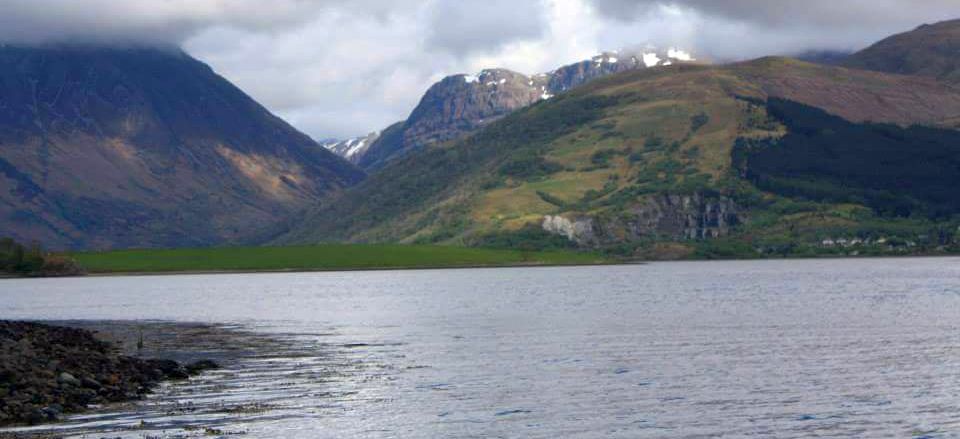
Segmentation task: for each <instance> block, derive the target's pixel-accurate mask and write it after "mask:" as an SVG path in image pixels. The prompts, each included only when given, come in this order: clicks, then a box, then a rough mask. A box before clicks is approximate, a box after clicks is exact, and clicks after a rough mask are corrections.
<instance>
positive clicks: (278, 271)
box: [0, 253, 960, 280]
mask: <svg viewBox="0 0 960 439" xmlns="http://www.w3.org/2000/svg"><path fill="white" fill-rule="evenodd" d="M932 258H960V254H953V253H951V254H918V255H858V256H837V255H823V256H809V257H782V258H730V259H722V258H713V259H706V258H702V259H696V258H692V259H654V260H650V259H647V260H635V261H607V262H596V263H569V264H566V263H559V264H510V265H454V266H403V267H353V268H289V269H237V270H230V269H224V270H170V271H112V272H90V273H84V274H81V275H73V276H46V277H44V276H35V277H30V276H0V280H4V279H31V278H33V279H49V278H84V277H123V276H129V277H148V276H184V275H216V274H286V273H334V272H344V273H352V272H365V271H366V272H380V271H417V270H424V271H427V270H431V271H432V270H472V269H495V268H558V267H603V266H628V265H649V264H653V263H676V262H746V261H757V262H760V261H816V260H856V259H865V260H869V259H932Z"/></svg>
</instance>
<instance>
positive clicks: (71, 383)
mask: <svg viewBox="0 0 960 439" xmlns="http://www.w3.org/2000/svg"><path fill="white" fill-rule="evenodd" d="M251 334H252V333H249V334H248V333H247V331H245V330H242V329H240V328H238V327H227V326H218V325H213V324H203V323H177V322H164V321H146V320H134V321H112V320H29V321H22V320H18V321H13V320H0V408H2V410H0V437H6V436H4V435H5V434H11V433H12V434H14V435H16V434H18V433H19V434H24V433H29V434H28V436H29V437H33V436H34V434H35V433H37V432H40V431H41V430H49V429H53V428H54V427H56V426H57V425H59V424H60V423H61V422H62V421H64V420H69V419H70V417H71V416H73V415H84V414H89V413H96V412H101V411H110V410H115V409H117V408H118V407H123V406H125V405H130V404H136V403H137V402H138V401H142V400H144V398H145V397H147V396H148V395H150V394H152V393H153V392H155V391H156V390H157V388H159V386H161V385H164V384H165V383H168V382H178V381H185V380H189V379H191V377H194V376H197V375H200V374H202V373H203V372H205V371H207V370H211V369H218V368H220V367H221V366H222V365H224V364H231V363H232V362H234V361H237V360H239V359H240V358H242V357H243V356H246V355H250V354H251V353H252V352H255V351H256V350H257V349H259V348H260V347H262V346H266V345H267V344H268V343H270V341H269V340H268V338H267V337H256V336H252V335H251ZM37 364H46V365H47V366H46V367H37V366H36V365H37ZM47 427H49V428H47ZM23 429H27V430H29V432H28V431H20V432H18V430H23ZM14 437H17V436H14Z"/></svg>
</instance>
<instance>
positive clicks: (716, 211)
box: [624, 194, 740, 239]
mask: <svg viewBox="0 0 960 439" xmlns="http://www.w3.org/2000/svg"><path fill="white" fill-rule="evenodd" d="M629 213H630V214H629V215H628V216H627V221H626V222H625V224H624V225H625V226H626V230H627V231H628V232H629V233H630V235H631V236H633V237H648V236H662V237H668V238H672V239H710V238H718V237H721V236H724V235H727V234H728V233H729V232H730V228H731V227H733V226H735V225H737V224H738V223H739V222H740V218H739V216H738V209H737V207H736V205H735V204H734V203H733V201H732V200H730V199H728V198H724V197H704V196H703V195H700V194H695V195H658V196H652V197H647V198H644V199H643V200H642V201H641V202H640V203H638V204H636V205H634V206H633V207H631V208H630V210H629Z"/></svg>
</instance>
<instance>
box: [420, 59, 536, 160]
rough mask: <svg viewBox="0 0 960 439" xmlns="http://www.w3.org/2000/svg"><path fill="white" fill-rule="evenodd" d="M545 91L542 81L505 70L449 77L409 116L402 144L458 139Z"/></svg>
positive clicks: (425, 97)
mask: <svg viewBox="0 0 960 439" xmlns="http://www.w3.org/2000/svg"><path fill="white" fill-rule="evenodd" d="M544 87H545V84H542V81H538V80H535V79H534V78H530V77H527V76H526V75H523V74H521V73H517V72H513V71H510V70H506V69H490V70H484V71H482V72H480V74H478V75H476V76H473V75H456V76H449V77H447V78H444V79H443V80H442V81H440V82H438V83H437V84H434V85H433V87H430V89H429V90H427V93H426V94H425V95H424V96H423V99H421V101H420V104H419V105H417V108H416V109H414V110H413V113H411V114H410V118H409V120H408V123H407V126H406V130H405V132H404V135H403V140H404V143H406V144H414V145H429V144H434V143H440V142H445V141H448V140H452V139H456V138H459V137H460V136H462V135H463V134H464V133H466V132H470V131H474V130H476V129H477V128H480V127H481V126H484V125H487V124H489V123H490V122H493V121H495V120H497V119H500V118H501V117H503V116H506V115H507V114H510V113H512V112H513V111H515V110H517V109H519V108H523V107H526V106H528V105H530V104H532V103H534V102H536V101H538V100H540V99H541V97H542V96H543V94H544Z"/></svg>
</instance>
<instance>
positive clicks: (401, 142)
mask: <svg viewBox="0 0 960 439" xmlns="http://www.w3.org/2000/svg"><path fill="white" fill-rule="evenodd" d="M691 61H694V58H693V57H692V56H691V55H690V54H689V53H687V52H684V51H682V50H679V49H673V48H671V49H668V50H665V51H658V50H655V49H647V50H645V51H640V52H637V53H636V54H632V55H631V54H628V53H623V54H621V53H619V52H605V53H602V54H600V55H597V56H595V57H593V58H591V59H589V60H585V61H581V62H578V63H575V64H570V65H567V66H564V67H560V68H559V69H556V70H554V71H552V72H549V73H541V74H536V75H532V76H527V75H524V74H522V73H517V72H514V71H510V70H507V69H487V70H483V71H481V72H480V73H477V74H475V75H468V74H459V75H453V76H448V77H446V78H444V79H442V80H441V81H439V82H437V83H436V84H434V85H433V86H431V87H430V88H429V89H428V90H427V92H426V93H425V94H424V96H423V98H422V99H421V100H420V103H419V104H418V105H417V107H416V108H414V110H413V112H412V113H411V114H410V116H409V117H408V118H407V119H406V120H405V121H403V122H402V123H401V125H394V126H391V127H389V128H387V129H385V130H384V135H382V136H381V137H380V138H379V139H378V140H377V141H376V142H373V143H372V144H371V145H370V146H369V147H368V148H367V149H366V150H365V151H364V152H363V153H361V154H357V156H360V157H359V159H357V160H352V161H353V162H354V163H356V164H357V165H359V166H360V167H362V168H364V169H367V170H376V169H379V168H381V167H383V166H384V165H385V164H386V163H387V162H388V161H390V160H392V159H393V158H395V157H398V156H401V155H403V154H406V153H407V152H409V151H412V150H416V149H418V148H421V147H424V146H427V145H433V144H438V143H443V142H448V141H452V140H456V139H459V138H461V137H463V136H465V135H467V134H469V133H472V132H474V131H476V130H477V129H479V128H481V127H483V126H486V125H488V124H490V123H491V122H493V121H496V120H498V119H500V118H502V117H503V116H506V115H507V114H510V113H512V112H514V111H516V110H518V109H520V108H524V107H527V106H529V105H531V104H533V103H535V102H539V101H541V100H545V99H550V98H551V97H553V96H555V95H557V94H559V93H563V92H565V91H568V90H571V89H574V88H576V87H578V86H580V85H582V84H584V83H586V82H589V81H591V80H593V79H596V78H599V77H603V76H606V75H609V74H613V73H618V72H623V71H627V70H633V69H639V68H646V67H655V66H660V65H671V64H674V63H682V62H691ZM388 133H389V134H390V135H387V134H388Z"/></svg>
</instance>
